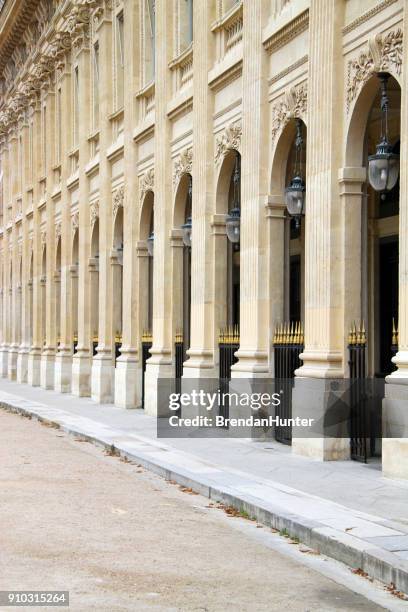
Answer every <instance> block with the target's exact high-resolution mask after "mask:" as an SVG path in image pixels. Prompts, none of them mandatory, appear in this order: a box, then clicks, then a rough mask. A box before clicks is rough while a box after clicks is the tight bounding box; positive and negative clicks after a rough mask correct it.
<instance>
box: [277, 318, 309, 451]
mask: <svg viewBox="0 0 408 612" xmlns="http://www.w3.org/2000/svg"><path fill="white" fill-rule="evenodd" d="M273 348H274V364H275V371H274V375H275V388H276V391H278V392H280V394H281V403H280V405H279V406H277V407H276V411H275V416H276V417H280V418H281V419H290V418H292V389H293V379H294V376H295V370H297V368H300V366H301V365H302V361H301V359H300V357H299V355H300V354H301V353H302V352H303V349H304V335H303V327H302V324H301V323H300V321H297V322H292V323H281V324H280V325H278V326H277V328H276V330H275V333H274V337H273ZM275 439H276V440H277V441H278V442H281V443H282V444H291V443H292V427H291V426H290V425H288V426H286V425H282V426H280V425H277V426H276V427H275Z"/></svg>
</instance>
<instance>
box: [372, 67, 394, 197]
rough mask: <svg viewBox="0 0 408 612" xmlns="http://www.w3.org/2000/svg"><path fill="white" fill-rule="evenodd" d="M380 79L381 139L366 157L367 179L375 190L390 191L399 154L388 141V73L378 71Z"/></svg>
mask: <svg viewBox="0 0 408 612" xmlns="http://www.w3.org/2000/svg"><path fill="white" fill-rule="evenodd" d="M378 78H379V79H380V81H381V102H380V106H381V140H380V142H379V143H378V144H377V147H376V153H375V155H370V156H369V158H368V180H369V181H370V185H371V187H372V188H373V189H375V191H380V192H385V191H390V190H391V189H392V188H393V187H395V184H396V182H397V180H398V175H399V155H397V154H396V153H393V151H392V146H391V145H390V143H389V141H388V93H387V82H388V79H389V75H388V74H387V73H385V72H380V73H379V74H378Z"/></svg>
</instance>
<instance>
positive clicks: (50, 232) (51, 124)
mask: <svg viewBox="0 0 408 612" xmlns="http://www.w3.org/2000/svg"><path fill="white" fill-rule="evenodd" d="M46 87H47V92H46V95H45V100H46V105H47V118H46V123H47V125H46V150H47V154H46V166H45V168H44V170H45V179H44V180H45V181H46V194H45V198H46V202H45V216H46V248H47V256H46V280H45V330H44V339H45V345H44V347H43V351H42V354H41V379H40V385H41V387H43V388H44V389H53V388H54V365H55V354H56V345H57V337H56V325H55V324H56V317H55V297H56V296H55V278H54V275H55V246H56V245H55V211H54V202H53V200H52V189H53V174H54V173H53V165H54V150H55V144H54V143H55V91H54V84H53V82H52V81H51V79H50V82H49V83H48V84H47V85H46Z"/></svg>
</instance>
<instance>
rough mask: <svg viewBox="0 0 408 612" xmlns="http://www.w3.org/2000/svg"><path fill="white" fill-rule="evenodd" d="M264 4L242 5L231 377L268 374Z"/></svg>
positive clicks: (260, 0)
mask: <svg viewBox="0 0 408 612" xmlns="http://www.w3.org/2000/svg"><path fill="white" fill-rule="evenodd" d="M266 8H267V7H266V5H265V2H263V1H262V0H253V1H252V2H244V4H243V10H244V14H243V21H244V24H245V27H244V29H243V39H242V40H243V56H244V62H243V68H242V141H241V150H242V163H241V245H240V251H241V252H240V348H239V351H238V353H237V356H238V358H239V361H238V363H237V364H236V365H235V366H233V367H232V371H233V377H235V376H237V377H244V378H246V377H257V376H266V375H267V374H268V369H269V366H268V339H269V329H268V289H267V283H266V282H265V278H266V277H267V268H268V266H267V264H268V257H267V253H266V247H267V232H266V223H265V204H266V203H267V198H266V196H267V193H268V187H267V185H268V181H267V162H266V160H267V153H268V145H269V140H268V136H269V131H268V129H266V125H267V123H268V110H267V75H268V70H267V55H266V52H265V50H264V48H263V46H262V45H261V44H259V41H260V40H261V39H262V28H263V25H264V23H265V19H266V14H265V13H266Z"/></svg>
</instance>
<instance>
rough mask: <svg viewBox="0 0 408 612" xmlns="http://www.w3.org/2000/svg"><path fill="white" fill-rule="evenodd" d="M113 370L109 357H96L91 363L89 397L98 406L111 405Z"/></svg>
mask: <svg viewBox="0 0 408 612" xmlns="http://www.w3.org/2000/svg"><path fill="white" fill-rule="evenodd" d="M114 376H115V368H114V366H113V364H112V358H111V356H110V355H104V356H102V355H100V354H98V355H96V356H95V357H94V358H93V361H92V370H91V397H92V399H93V400H94V401H95V402H98V403H99V404H111V403H113V399H114V398H113V395H114V388H113V387H114Z"/></svg>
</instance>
